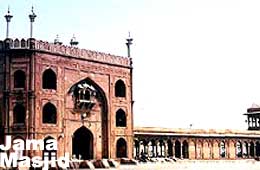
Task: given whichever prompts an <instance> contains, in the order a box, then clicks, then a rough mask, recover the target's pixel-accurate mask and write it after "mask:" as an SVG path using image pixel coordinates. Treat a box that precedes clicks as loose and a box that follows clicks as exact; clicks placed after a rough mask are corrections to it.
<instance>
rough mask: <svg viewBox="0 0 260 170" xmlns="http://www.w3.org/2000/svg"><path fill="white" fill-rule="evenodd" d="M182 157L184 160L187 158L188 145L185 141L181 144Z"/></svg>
mask: <svg viewBox="0 0 260 170" xmlns="http://www.w3.org/2000/svg"><path fill="white" fill-rule="evenodd" d="M182 157H183V158H184V159H188V158H189V144H188V142H187V141H186V140H185V141H183V142H182Z"/></svg>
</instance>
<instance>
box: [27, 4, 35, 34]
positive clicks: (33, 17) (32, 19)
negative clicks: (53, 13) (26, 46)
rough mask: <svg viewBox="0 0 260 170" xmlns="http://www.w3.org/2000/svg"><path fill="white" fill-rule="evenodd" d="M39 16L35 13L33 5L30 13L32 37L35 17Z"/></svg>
mask: <svg viewBox="0 0 260 170" xmlns="http://www.w3.org/2000/svg"><path fill="white" fill-rule="evenodd" d="M36 17H37V15H35V13H34V11H33V6H32V13H31V14H30V15H29V18H30V23H31V27H30V38H32V37H33V23H34V20H35V18H36Z"/></svg>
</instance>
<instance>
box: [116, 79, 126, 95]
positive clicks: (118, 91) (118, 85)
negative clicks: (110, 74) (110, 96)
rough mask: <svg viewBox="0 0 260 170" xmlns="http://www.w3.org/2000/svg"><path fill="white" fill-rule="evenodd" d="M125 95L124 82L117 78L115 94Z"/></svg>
mask: <svg viewBox="0 0 260 170" xmlns="http://www.w3.org/2000/svg"><path fill="white" fill-rule="evenodd" d="M125 95H126V89H125V83H124V82H123V81H122V80H118V81H117V82H116V85H115V96H116V97H125Z"/></svg>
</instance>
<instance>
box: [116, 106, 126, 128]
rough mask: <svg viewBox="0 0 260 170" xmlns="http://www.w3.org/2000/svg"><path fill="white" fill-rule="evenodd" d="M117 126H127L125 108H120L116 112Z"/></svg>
mask: <svg viewBox="0 0 260 170" xmlns="http://www.w3.org/2000/svg"><path fill="white" fill-rule="evenodd" d="M116 126H117V127H126V114H125V111H124V110H123V109H118V110H117V112H116Z"/></svg>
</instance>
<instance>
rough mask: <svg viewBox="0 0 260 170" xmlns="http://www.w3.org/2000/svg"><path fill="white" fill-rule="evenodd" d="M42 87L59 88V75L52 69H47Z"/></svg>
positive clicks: (43, 76)
mask: <svg viewBox="0 0 260 170" xmlns="http://www.w3.org/2000/svg"><path fill="white" fill-rule="evenodd" d="M42 88H43V89H53V90H56V89H57V76H56V73H55V72H54V71H53V70H52V69H50V68H49V69H46V70H45V71H44V72H43V74H42Z"/></svg>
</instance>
